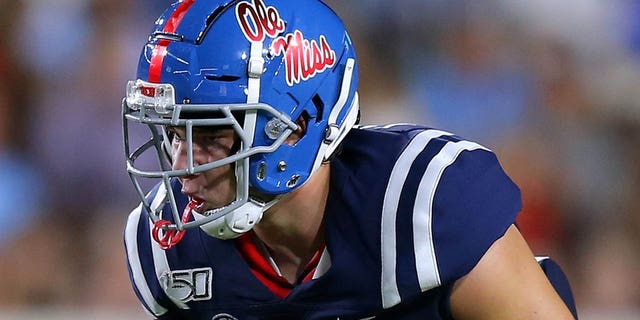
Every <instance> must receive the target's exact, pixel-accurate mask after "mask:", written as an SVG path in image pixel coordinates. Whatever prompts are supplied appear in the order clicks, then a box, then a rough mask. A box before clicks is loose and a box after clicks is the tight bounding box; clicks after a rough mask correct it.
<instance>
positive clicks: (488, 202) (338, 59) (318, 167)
mask: <svg viewBox="0 0 640 320" xmlns="http://www.w3.org/2000/svg"><path fill="white" fill-rule="evenodd" d="M371 67H373V66H371ZM357 88H358V60H357V58H356V54H355V52H354V47H353V44H352V42H351V39H350V37H349V35H348V33H347V32H346V30H345V27H344V25H343V23H342V22H341V20H340V19H339V18H338V17H337V16H336V14H335V13H334V12H333V11H332V10H331V9H330V8H329V7H327V6H326V5H325V4H324V3H322V2H321V1H318V0H241V1H238V0H233V1H232V0H183V1H180V2H177V3H175V4H173V5H172V6H171V7H170V8H169V9H168V10H167V11H166V12H165V13H164V14H163V15H162V16H161V17H160V18H159V19H158V20H157V21H156V23H155V26H154V29H153V31H152V33H151V35H150V36H149V40H148V42H147V43H146V45H145V46H144V48H143V51H142V54H141V57H140V61H139V66H138V73H137V79H135V80H132V81H130V82H129V83H128V84H127V95H126V97H125V99H124V100H123V105H122V108H123V129H124V136H125V141H124V145H125V152H126V156H127V170H128V172H129V174H130V176H131V178H132V181H133V183H134V186H135V189H136V191H137V192H138V193H139V194H140V197H141V199H142V202H141V204H140V206H138V207H137V208H136V209H135V210H133V212H132V213H131V214H130V215H129V218H128V221H127V224H126V228H125V246H126V253H127V258H128V267H129V273H130V278H131V282H132V284H133V288H134V290H135V293H136V294H137V296H138V297H139V299H140V301H141V302H142V304H143V306H144V308H145V309H146V310H147V311H148V312H149V313H150V314H151V315H152V316H153V317H155V318H159V319H207V320H210V319H371V318H377V319H451V318H455V319H472V318H473V319H514V318H518V319H571V318H573V316H574V315H575V309H574V307H573V302H572V298H571V292H570V289H569V287H568V284H567V283H566V278H564V275H563V274H562V271H561V270H560V269H559V268H558V267H557V265H555V264H553V262H551V261H550V260H545V261H546V262H545V268H544V269H543V268H541V266H540V264H539V263H538V262H537V261H536V259H535V257H534V256H533V254H532V253H531V251H530V249H529V247H528V246H527V244H526V242H525V240H524V239H523V238H522V236H521V235H520V233H519V232H518V229H517V228H516V227H515V225H514V221H515V217H516V215H517V214H518V212H519V210H520V207H521V202H520V193H519V190H518V188H517V186H516V185H514V183H513V182H512V181H511V180H510V179H509V177H508V176H507V175H506V174H505V173H504V172H503V170H502V169H501V167H500V165H499V163H498V161H497V159H496V156H495V155H494V153H492V152H491V150H489V149H487V148H485V147H483V146H482V145H479V144H477V143H474V142H471V141H467V140H464V139H462V138H460V137H458V136H456V135H454V134H452V133H449V132H446V131H441V130H436V129H431V128H428V127H422V126H415V125H390V126H384V127H375V126H371V127H366V126H358V125H357V122H358V116H359V105H358V92H357ZM136 125H138V126H139V125H142V126H144V127H146V128H148V132H150V137H149V138H148V139H147V140H142V141H141V139H139V136H138V135H137V133H138V132H140V131H139V130H137V129H133V127H134V126H136ZM154 159H155V162H154V161H153V160H154ZM154 179H157V183H156V184H155V185H152V183H153V182H152V183H149V182H148V181H153V180H154ZM148 187H150V191H148V189H147V188H148ZM545 270H549V272H551V273H552V274H553V277H547V276H546V275H545ZM549 279H553V282H554V284H556V288H555V289H554V286H553V285H552V284H551V282H550V281H549ZM558 284H559V285H558ZM559 293H560V294H559ZM570 310H571V311H573V313H574V315H572V312H571V311H570Z"/></svg>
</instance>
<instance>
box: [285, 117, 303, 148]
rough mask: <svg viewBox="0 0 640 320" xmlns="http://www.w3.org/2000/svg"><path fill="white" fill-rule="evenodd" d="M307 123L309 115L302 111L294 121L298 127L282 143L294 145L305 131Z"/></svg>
mask: <svg viewBox="0 0 640 320" xmlns="http://www.w3.org/2000/svg"><path fill="white" fill-rule="evenodd" d="M307 123H309V116H308V115H307V114H306V113H303V114H302V115H301V116H300V117H299V118H298V120H297V121H296V124H297V125H298V129H297V130H296V131H294V132H292V133H291V134H290V135H289V137H287V139H286V140H285V141H284V143H285V144H288V145H290V146H292V145H295V144H296V143H297V142H298V141H299V140H300V139H301V138H302V137H304V135H305V133H307Z"/></svg>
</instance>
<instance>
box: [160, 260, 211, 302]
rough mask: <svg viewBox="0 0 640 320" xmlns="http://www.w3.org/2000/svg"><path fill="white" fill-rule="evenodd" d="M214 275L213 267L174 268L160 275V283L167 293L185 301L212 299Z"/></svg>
mask: <svg viewBox="0 0 640 320" xmlns="http://www.w3.org/2000/svg"><path fill="white" fill-rule="evenodd" d="M212 277H213V271H212V270H211V268H198V269H189V270H174V271H168V272H165V273H163V274H162V275H161V276H160V285H161V286H162V288H163V289H164V291H165V292H166V293H167V295H169V296H171V297H172V298H174V299H178V300H180V301H182V302H184V303H187V302H189V301H202V300H210V299H211V298H212V297H213V294H212V290H211V286H212Z"/></svg>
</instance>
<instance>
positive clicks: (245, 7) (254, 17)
mask: <svg viewBox="0 0 640 320" xmlns="http://www.w3.org/2000/svg"><path fill="white" fill-rule="evenodd" d="M236 18H237V19H238V23H239V24H240V27H241V28H242V32H243V33H244V35H245V36H246V37H247V39H249V41H254V42H261V41H264V39H265V38H266V37H267V36H268V37H271V38H275V37H276V36H278V34H279V33H281V32H282V31H284V21H283V20H282V18H280V13H279V12H278V10H276V8H274V7H267V6H266V5H265V4H264V3H263V2H262V0H251V2H247V1H242V2H240V3H238V5H237V6H236Z"/></svg>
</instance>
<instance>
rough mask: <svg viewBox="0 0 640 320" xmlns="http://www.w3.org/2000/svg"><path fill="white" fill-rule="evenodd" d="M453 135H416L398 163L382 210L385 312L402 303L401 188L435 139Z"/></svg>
mask: <svg viewBox="0 0 640 320" xmlns="http://www.w3.org/2000/svg"><path fill="white" fill-rule="evenodd" d="M443 135H451V133H448V132H444V131H439V130H427V131H424V132H421V133H419V134H418V135H416V136H415V137H414V138H413V139H412V140H411V142H410V143H409V145H408V146H407V147H406V149H405V150H404V151H403V152H402V154H401V155H400V157H399V158H398V160H397V161H396V163H395V165H394V167H393V170H392V171H391V176H390V178H389V183H388V184H387V189H386V191H385V196H384V202H383V206H382V221H381V232H382V235H381V251H382V252H381V255H382V275H381V283H382V284H381V285H382V288H381V293H382V306H383V308H390V307H392V306H394V305H396V304H398V303H400V292H399V290H398V284H397V279H396V215H397V210H398V204H399V201H400V195H401V192H402V187H403V186H404V183H405V180H406V179H407V175H408V174H409V169H410V168H411V164H412V163H413V162H414V161H415V159H416V158H417V157H418V155H419V154H420V153H421V152H422V151H423V150H424V148H425V147H426V146H427V144H428V143H429V141H431V140H432V139H434V138H437V137H440V136H443Z"/></svg>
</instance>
